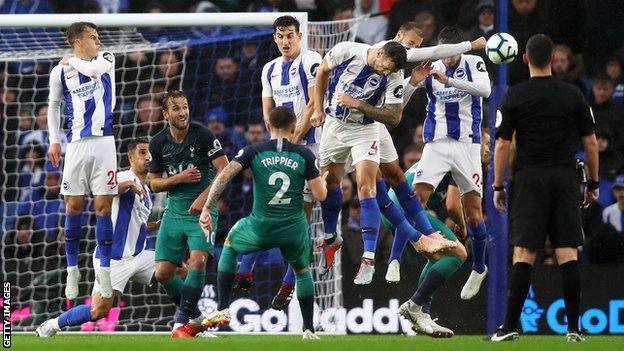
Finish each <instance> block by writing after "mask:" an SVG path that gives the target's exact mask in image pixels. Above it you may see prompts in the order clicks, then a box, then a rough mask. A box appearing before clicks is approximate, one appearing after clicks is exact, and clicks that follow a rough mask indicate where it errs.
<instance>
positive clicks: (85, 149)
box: [61, 136, 117, 195]
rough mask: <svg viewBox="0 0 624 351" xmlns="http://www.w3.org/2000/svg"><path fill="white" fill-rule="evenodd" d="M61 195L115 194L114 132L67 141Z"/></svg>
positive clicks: (115, 161) (115, 160) (115, 154)
mask: <svg viewBox="0 0 624 351" xmlns="http://www.w3.org/2000/svg"><path fill="white" fill-rule="evenodd" d="M61 194H62V195H90V194H93V195H117V148H116V147H115V138H114V137H113V136H105V137H100V136H96V137H87V138H84V139H79V140H77V141H75V142H72V143H69V144H67V152H66V153H65V165H64V166H63V181H62V182H61Z"/></svg>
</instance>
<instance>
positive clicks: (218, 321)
mask: <svg viewBox="0 0 624 351" xmlns="http://www.w3.org/2000/svg"><path fill="white" fill-rule="evenodd" d="M295 123H296V117H295V114H294V113H293V112H292V110H290V109H289V108H286V107H281V106H280V107H276V108H274V109H273V110H272V111H271V113H270V114H269V124H268V128H269V131H270V132H271V140H270V141H267V142H264V143H259V144H255V145H251V146H247V147H245V148H244V149H242V150H240V151H239V152H238V155H237V156H236V157H235V158H234V160H233V162H231V163H230V164H229V165H228V166H227V167H226V168H225V169H224V170H223V172H222V173H221V174H219V176H218V177H217V179H215V181H214V184H213V186H212V187H211V189H210V194H209V195H208V200H207V201H206V206H205V207H204V211H203V213H202V216H201V224H202V226H203V227H204V229H205V230H206V231H207V232H210V231H212V230H213V229H212V228H213V225H212V222H211V221H210V217H209V209H210V208H211V207H212V206H213V205H215V204H216V202H217V199H218V198H219V196H220V195H221V193H222V192H223V190H224V189H225V186H226V185H227V183H228V182H229V181H230V180H232V179H233V178H234V177H235V176H236V175H237V174H238V173H240V172H241V171H242V170H243V169H246V168H251V171H252V173H253V194H254V195H253V196H254V201H253V209H252V211H251V215H249V216H247V217H245V218H242V219H240V220H239V221H238V222H236V224H234V226H233V227H232V229H231V230H230V232H229V234H228V236H227V239H226V240H225V244H224V245H223V251H222V253H221V257H220V259H219V266H218V274H217V289H218V294H217V296H218V299H219V305H218V307H217V310H216V311H215V312H213V313H212V314H211V315H210V316H208V318H206V319H205V320H204V326H206V327H216V326H220V325H228V324H229V322H230V313H229V309H228V308H229V305H230V294H231V290H232V284H233V282H234V277H235V272H236V263H237V262H236V257H237V255H238V254H239V253H251V252H258V251H264V250H269V249H272V248H275V247H277V248H279V249H280V250H281V252H282V256H283V257H284V259H285V260H286V261H288V263H289V264H290V265H291V266H292V267H293V268H294V270H295V275H296V284H297V299H298V300H299V307H300V308H301V314H302V316H303V330H304V333H303V339H318V336H316V334H315V333H314V325H313V316H314V282H313V279H312V273H311V272H310V269H309V265H310V261H311V259H312V243H311V240H310V237H309V235H308V221H307V219H306V216H305V213H304V211H303V189H304V186H305V182H306V181H307V183H308V186H309V187H310V190H311V192H312V195H313V196H314V198H315V199H316V200H318V201H322V200H324V199H325V197H326V195H327V188H326V184H325V176H326V174H325V175H324V176H323V177H321V176H319V171H318V168H317V167H316V158H315V156H314V154H313V153H312V152H311V151H310V150H309V149H307V148H305V147H303V146H301V145H296V144H292V143H291V142H289V140H291V139H292V137H293V134H294V133H295Z"/></svg>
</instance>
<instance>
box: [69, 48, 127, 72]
mask: <svg viewBox="0 0 624 351" xmlns="http://www.w3.org/2000/svg"><path fill="white" fill-rule="evenodd" d="M68 64H69V65H70V66H72V67H74V68H75V69H76V70H77V71H78V72H80V73H82V74H84V75H85V76H88V77H93V78H97V77H100V76H102V75H103V74H104V73H106V72H108V71H110V70H111V69H113V68H114V67H115V56H113V54H112V53H110V52H108V51H104V52H102V53H101V54H100V55H98V57H97V58H96V59H95V60H93V61H85V60H82V59H79V58H78V57H72V58H70V59H69V60H68Z"/></svg>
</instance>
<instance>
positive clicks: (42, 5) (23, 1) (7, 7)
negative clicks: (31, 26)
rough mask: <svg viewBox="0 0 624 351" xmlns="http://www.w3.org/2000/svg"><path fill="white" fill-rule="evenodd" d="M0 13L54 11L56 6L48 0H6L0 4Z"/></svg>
mask: <svg viewBox="0 0 624 351" xmlns="http://www.w3.org/2000/svg"><path fill="white" fill-rule="evenodd" d="M0 13H10V14H33V13H54V8H53V7H52V5H51V4H50V1H48V0H4V1H3V2H2V4H0Z"/></svg>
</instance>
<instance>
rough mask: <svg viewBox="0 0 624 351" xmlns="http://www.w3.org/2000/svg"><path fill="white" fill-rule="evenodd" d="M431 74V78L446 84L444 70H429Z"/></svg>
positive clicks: (446, 79)
mask: <svg viewBox="0 0 624 351" xmlns="http://www.w3.org/2000/svg"><path fill="white" fill-rule="evenodd" d="M431 75H432V76H433V78H434V79H435V80H437V81H438V82H440V83H442V84H444V85H446V83H448V79H449V78H448V77H447V76H446V74H444V72H442V71H437V70H435V69H434V70H432V71H431Z"/></svg>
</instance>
